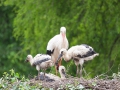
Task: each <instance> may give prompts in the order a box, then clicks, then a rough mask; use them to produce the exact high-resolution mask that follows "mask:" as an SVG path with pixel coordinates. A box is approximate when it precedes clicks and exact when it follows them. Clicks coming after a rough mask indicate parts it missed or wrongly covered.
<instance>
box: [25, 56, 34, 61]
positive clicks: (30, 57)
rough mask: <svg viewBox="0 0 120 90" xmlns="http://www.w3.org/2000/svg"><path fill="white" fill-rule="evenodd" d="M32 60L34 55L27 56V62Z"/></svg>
mask: <svg viewBox="0 0 120 90" xmlns="http://www.w3.org/2000/svg"><path fill="white" fill-rule="evenodd" d="M32 58H33V57H32V55H27V58H26V60H25V61H26V62H30V60H32Z"/></svg>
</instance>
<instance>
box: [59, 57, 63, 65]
mask: <svg viewBox="0 0 120 90" xmlns="http://www.w3.org/2000/svg"><path fill="white" fill-rule="evenodd" d="M61 63H62V58H60V61H59V66H61Z"/></svg>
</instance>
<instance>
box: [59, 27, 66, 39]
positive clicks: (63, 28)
mask: <svg viewBox="0 0 120 90" xmlns="http://www.w3.org/2000/svg"><path fill="white" fill-rule="evenodd" d="M60 34H61V35H62V37H63V38H64V37H65V36H66V28H65V27H61V28H60Z"/></svg>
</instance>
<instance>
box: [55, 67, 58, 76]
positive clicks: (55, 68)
mask: <svg viewBox="0 0 120 90" xmlns="http://www.w3.org/2000/svg"><path fill="white" fill-rule="evenodd" d="M55 71H56V75H57V74H58V70H57V66H56V65H55Z"/></svg>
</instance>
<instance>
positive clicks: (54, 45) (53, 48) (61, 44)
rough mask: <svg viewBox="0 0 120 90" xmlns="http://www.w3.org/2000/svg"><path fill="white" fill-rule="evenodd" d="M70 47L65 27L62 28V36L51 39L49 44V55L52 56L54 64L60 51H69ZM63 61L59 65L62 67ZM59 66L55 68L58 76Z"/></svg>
mask: <svg viewBox="0 0 120 90" xmlns="http://www.w3.org/2000/svg"><path fill="white" fill-rule="evenodd" d="M68 47H69V43H68V40H67V38H66V28H65V27H61V28H60V34H58V35H55V36H54V37H53V38H51V39H50V40H49V42H48V44H47V52H46V53H47V54H48V55H51V57H52V60H53V61H54V64H55V62H56V60H57V58H58V56H59V53H60V50H61V49H62V48H65V49H68ZM61 61H62V59H61V60H60V62H59V64H58V66H59V65H61ZM58 66H55V68H56V74H57V70H58Z"/></svg>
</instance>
